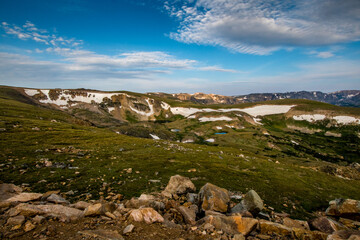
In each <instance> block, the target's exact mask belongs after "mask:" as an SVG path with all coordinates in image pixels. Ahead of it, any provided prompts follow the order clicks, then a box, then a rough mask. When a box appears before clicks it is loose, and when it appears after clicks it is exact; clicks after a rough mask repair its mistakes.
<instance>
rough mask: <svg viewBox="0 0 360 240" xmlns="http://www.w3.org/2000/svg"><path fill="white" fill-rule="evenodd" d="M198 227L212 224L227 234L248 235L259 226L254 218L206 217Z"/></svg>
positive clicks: (199, 222)
mask: <svg viewBox="0 0 360 240" xmlns="http://www.w3.org/2000/svg"><path fill="white" fill-rule="evenodd" d="M197 224H198V225H205V224H210V225H212V226H214V227H215V228H216V229H217V230H222V231H224V232H225V233H227V234H239V233H240V234H243V235H245V236H246V235H248V234H249V233H250V232H252V231H253V230H254V229H255V228H256V227H257V224H258V220H256V219H254V218H242V217H241V216H212V215H209V216H206V217H204V218H203V219H200V220H199V221H198V222H197Z"/></svg>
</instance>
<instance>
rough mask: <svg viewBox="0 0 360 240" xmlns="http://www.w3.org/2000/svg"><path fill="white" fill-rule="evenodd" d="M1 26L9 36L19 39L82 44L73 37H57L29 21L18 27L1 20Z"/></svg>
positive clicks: (68, 44)
mask: <svg viewBox="0 0 360 240" xmlns="http://www.w3.org/2000/svg"><path fill="white" fill-rule="evenodd" d="M2 28H3V29H4V30H5V33H6V34H7V35H10V36H15V37H17V38H19V39H21V40H28V39H32V40H34V41H35V42H38V43H43V44H46V45H49V44H51V45H53V46H58V45H62V46H69V47H75V46H79V45H81V44H82V41H78V40H76V39H74V38H72V39H65V38H64V37H58V36H56V35H55V34H49V33H48V31H46V30H44V29H38V28H37V27H36V26H35V24H33V23H32V22H30V21H26V23H25V24H24V25H23V26H22V27H19V26H17V25H15V24H9V23H7V22H2Z"/></svg>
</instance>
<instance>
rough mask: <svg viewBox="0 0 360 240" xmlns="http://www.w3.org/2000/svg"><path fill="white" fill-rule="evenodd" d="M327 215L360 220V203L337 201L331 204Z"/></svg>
mask: <svg viewBox="0 0 360 240" xmlns="http://www.w3.org/2000/svg"><path fill="white" fill-rule="evenodd" d="M326 215H328V216H336V217H346V218H351V219H355V220H360V201H358V200H354V199H335V200H332V201H330V202H329V207H328V208H327V209H326Z"/></svg>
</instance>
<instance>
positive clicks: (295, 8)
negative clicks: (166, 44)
mask: <svg viewBox="0 0 360 240" xmlns="http://www.w3.org/2000/svg"><path fill="white" fill-rule="evenodd" d="M169 2H170V3H169ZM165 9H166V10H167V11H168V12H169V14H170V15H172V16H175V17H176V18H178V19H179V20H180V26H179V29H178V31H177V32H176V33H171V34H170V37H171V38H173V39H176V40H178V41H181V42H185V43H197V44H207V45H218V46H222V47H226V48H228V49H231V50H232V51H237V52H242V53H249V54H258V55H264V54H269V53H271V52H273V51H276V50H278V49H281V48H287V47H293V46H295V47H296V46H302V47H308V46H323V45H331V44H337V43H344V42H351V41H358V40H359V39H360V17H359V16H360V1H358V0H343V1H337V0H327V1H322V0H297V1H290V0H287V1H280V0H269V1H258V0H237V1H235V0H194V1H182V4H179V1H178V0H172V1H167V2H165Z"/></svg>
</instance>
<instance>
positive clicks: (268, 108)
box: [239, 105, 295, 117]
mask: <svg viewBox="0 0 360 240" xmlns="http://www.w3.org/2000/svg"><path fill="white" fill-rule="evenodd" d="M292 107H295V105H260V106H255V107H251V108H244V109H239V111H241V112H246V113H247V114H249V115H251V116H253V117H257V116H265V115H272V114H281V113H287V112H288V111H289V110H290V109H291V108H292Z"/></svg>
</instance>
